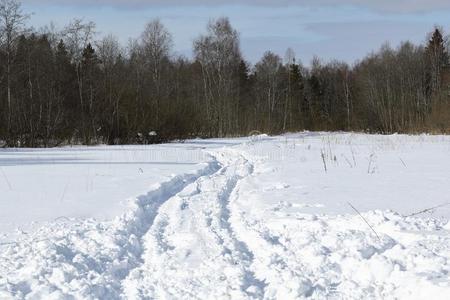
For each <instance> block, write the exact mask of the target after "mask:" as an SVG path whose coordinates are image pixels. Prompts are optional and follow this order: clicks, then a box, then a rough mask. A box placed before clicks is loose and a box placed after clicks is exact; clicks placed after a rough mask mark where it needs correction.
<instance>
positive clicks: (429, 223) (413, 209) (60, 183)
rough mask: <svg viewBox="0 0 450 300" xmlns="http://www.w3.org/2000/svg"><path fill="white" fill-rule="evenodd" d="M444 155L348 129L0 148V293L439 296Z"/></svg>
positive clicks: (444, 266) (408, 140) (446, 233)
mask: <svg viewBox="0 0 450 300" xmlns="http://www.w3.org/2000/svg"><path fill="white" fill-rule="evenodd" d="M449 158H450V137H446V136H426V135H420V136H404V135H392V136H378V135H363V134H350V133H348V134H345V133H340V134H337V133H336V134H331V133H299V134H290V135H285V136H279V137H267V136H259V137H252V138H241V139H214V140H192V141H186V142H185V143H173V144H165V145H155V146H127V147H105V146H102V147H90V148H87V147H74V148H61V149H49V150H47V149H45V150H0V299H230V298H232V299H302V298H311V299H449V298H450V296H449V295H450V274H449V272H450V265H449V264H450V261H449V260H450V223H449V219H450V205H446V204H448V203H450V159H449ZM431 208H432V209H431ZM359 213H361V215H360V214H359Z"/></svg>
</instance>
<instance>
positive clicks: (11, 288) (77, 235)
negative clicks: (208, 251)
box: [0, 160, 219, 299]
mask: <svg viewBox="0 0 450 300" xmlns="http://www.w3.org/2000/svg"><path fill="white" fill-rule="evenodd" d="M218 170H219V163H218V162H217V161H216V160H212V161H211V162H209V163H207V164H206V166H205V167H204V168H202V169H201V170H198V171H197V172H195V173H191V174H182V175H178V176H175V177H173V178H172V179H171V180H169V181H168V182H163V183H160V184H158V185H157V186H156V187H155V189H154V190H152V191H150V192H148V193H147V194H146V195H142V196H139V197H137V198H136V199H135V201H134V202H133V203H132V205H131V208H130V209H129V210H128V211H127V212H126V213H124V214H123V215H122V216H120V217H119V218H116V219H115V220H113V221H109V222H97V221H95V220H85V221H77V222H75V223H71V224H68V225H65V224H61V223H54V224H49V226H47V227H43V228H42V229H41V230H40V231H38V232H37V233H36V234H34V235H33V236H30V238H29V240H24V241H22V242H18V243H16V244H15V245H13V246H11V247H8V248H7V249H6V250H5V251H4V253H1V254H0V267H4V268H5V270H3V271H2V272H1V273H0V298H2V297H5V298H11V299H24V298H28V297H29V298H46V297H49V295H52V297H54V298H58V299H59V298H72V297H75V298H83V299H120V298H121V294H122V290H121V284H120V282H121V280H123V279H124V278H126V277H127V275H128V274H129V272H130V271H131V270H133V269H134V268H136V267H137V266H139V265H140V264H141V263H142V262H141V260H140V259H141V256H142V251H143V247H142V244H141V238H142V236H144V235H145V234H146V233H147V231H148V230H149V228H150V227H151V226H152V224H153V221H154V220H155V217H156V216H157V212H158V209H159V207H160V206H161V205H163V204H164V203H165V202H166V201H168V200H169V199H171V198H172V197H173V196H174V195H176V194H177V193H179V192H180V191H182V190H183V189H184V188H185V187H186V186H188V185H190V184H191V183H193V182H195V181H196V180H197V179H198V178H201V177H202V176H206V175H211V174H214V173H215V172H217V171H218ZM23 260H25V261H29V262H30V263H29V264H28V265H22V264H10V263H9V262H13V261H23ZM2 276H6V277H2ZM50 287H51V288H50Z"/></svg>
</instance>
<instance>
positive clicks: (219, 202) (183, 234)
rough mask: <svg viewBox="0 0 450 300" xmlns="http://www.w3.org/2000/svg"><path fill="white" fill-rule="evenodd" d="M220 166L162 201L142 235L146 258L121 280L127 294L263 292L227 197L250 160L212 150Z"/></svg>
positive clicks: (178, 295)
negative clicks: (232, 221) (237, 234)
mask: <svg viewBox="0 0 450 300" xmlns="http://www.w3.org/2000/svg"><path fill="white" fill-rule="evenodd" d="M215 157H216V159H217V161H219V162H220V163H221V169H220V170H219V171H218V172H216V173H214V174H212V175H210V176H203V177H201V178H199V179H197V180H196V181H195V182H194V183H192V184H191V185H189V186H188V187H186V189H185V190H184V191H183V192H181V193H178V194H177V195H175V196H174V197H173V198H172V199H170V200H169V201H167V202H166V203H165V204H163V205H162V206H161V208H160V210H159V213H158V215H157V216H156V218H155V222H154V224H153V226H151V228H150V230H149V232H148V233H147V235H146V236H145V237H144V240H145V246H146V250H145V252H144V256H143V261H144V263H143V264H142V266H141V267H140V268H137V269H135V270H133V271H132V272H131V273H130V276H128V278H126V280H124V282H123V288H124V295H125V296H126V297H127V298H133V299H139V298H145V299H147V298H150V299H152V298H169V299H170V298H185V297H188V298H197V299H205V298H208V299H209V298H223V297H232V298H238V299H242V298H244V299H246V298H247V299H250V298H261V296H262V292H263V290H264V288H263V285H264V284H263V283H262V282H260V281H259V280H258V279H256V277H255V276H254V274H253V272H252V271H251V270H250V266H251V264H252V260H253V257H252V254H251V252H250V251H249V250H248V248H247V247H246V245H245V244H244V243H242V242H240V241H238V240H237V239H236V238H235V234H234V232H233V230H232V227H231V224H230V222H229V218H230V211H229V208H228V205H229V201H230V199H231V198H232V197H233V196H232V195H234V191H235V189H236V187H237V185H238V183H239V181H240V180H242V179H243V178H245V177H247V176H249V175H250V174H251V173H252V172H253V165H252V164H251V163H249V162H248V161H247V160H246V159H245V158H244V157H243V156H242V155H240V154H239V153H236V152H233V151H232V150H229V151H222V152H219V153H216V154H215Z"/></svg>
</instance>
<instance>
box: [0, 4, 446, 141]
mask: <svg viewBox="0 0 450 300" xmlns="http://www.w3.org/2000/svg"><path fill="white" fill-rule="evenodd" d="M0 3H1V5H0V37H1V44H0V145H2V146H9V147H13V146H14V147H49V146H57V145H61V144H72V143H83V144H97V143H107V144H124V143H155V142H161V141H167V140H172V139H184V138H190V137H197V136H200V137H219V136H237V135H246V134H248V133H249V132H252V131H259V132H266V133H281V132H286V131H299V130H354V131H370V132H380V133H392V132H423V131H427V132H448V131H450V69H449V68H448V64H449V56H448V49H447V41H446V38H445V36H444V34H443V31H442V29H440V28H435V29H434V30H433V32H432V33H431V34H430V37H429V41H428V43H427V44H426V45H423V46H422V45H414V44H412V43H410V42H405V43H402V44H401V45H400V46H399V47H398V48H396V49H393V48H391V47H390V46H389V45H384V46H382V47H381V48H380V50H379V51H376V52H373V53H371V54H370V55H368V56H367V57H365V58H363V59H362V60H360V61H359V62H358V63H356V64H354V65H353V66H349V65H348V64H346V63H343V62H339V61H330V62H326V63H324V62H322V61H321V60H320V59H318V58H315V59H314V60H313V61H312V63H311V66H310V67H309V68H305V67H303V66H302V64H301V63H299V61H298V60H296V59H295V54H294V52H293V51H292V50H290V49H288V51H287V52H286V57H285V58H282V57H280V56H278V55H277V54H275V53H272V52H266V53H265V54H264V56H263V57H262V58H261V60H260V61H259V62H258V63H256V64H255V65H254V66H252V65H250V64H249V63H248V62H246V61H245V60H244V58H243V56H242V54H241V51H240V43H239V34H238V32H237V31H236V30H235V29H234V28H233V27H232V25H231V24H230V22H229V20H228V19H227V18H220V19H218V20H216V21H213V22H210V23H209V24H208V25H207V28H206V32H205V34H203V35H200V36H199V37H198V39H196V40H195V41H194V44H193V50H194V58H193V59H192V60H191V59H187V58H184V57H179V56H176V55H174V54H173V53H174V51H173V49H172V37H171V35H170V33H169V32H168V31H167V30H166V28H165V27H164V25H163V24H162V23H161V22H160V21H158V20H154V21H151V22H149V23H148V25H147V26H146V27H145V28H144V29H143V33H142V35H141V37H140V38H139V39H137V40H134V41H132V42H130V44H129V45H127V47H123V46H121V45H120V44H119V42H118V41H117V39H116V38H115V37H113V36H106V37H104V38H102V39H100V40H95V39H94V36H95V27H94V24H93V23H89V22H83V21H82V20H74V21H72V22H71V23H70V24H69V25H68V26H67V27H66V28H64V30H62V31H61V32H59V33H57V32H54V31H51V30H47V31H45V30H41V31H39V32H36V31H33V30H25V26H24V24H25V21H26V19H27V15H26V14H25V13H23V12H22V10H21V7H20V5H19V4H18V3H17V2H16V1H14V0H1V1H0ZM11 17H13V18H11Z"/></svg>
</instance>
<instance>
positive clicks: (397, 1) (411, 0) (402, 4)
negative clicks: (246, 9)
mask: <svg viewBox="0 0 450 300" xmlns="http://www.w3.org/2000/svg"><path fill="white" fill-rule="evenodd" d="M22 2H23V3H27V4H35V5H37V4H43V3H51V4H55V5H71V6H74V5H76V6H77V5H88V6H93V5H106V6H123V7H129V8H133V7H136V6H141V7H142V6H152V5H164V6H169V5H175V6H189V5H205V6H216V5H230V4H241V5H251V6H260V5H261V6H277V7H280V6H286V5H295V6H324V5H325V6H344V5H354V6H360V7H366V8H369V9H374V10H378V11H383V12H392V13H407V12H428V11H436V10H442V9H450V1H448V0H97V1H91V0H22Z"/></svg>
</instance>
